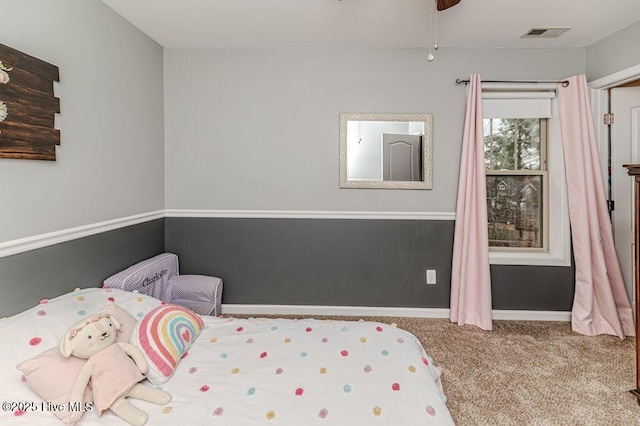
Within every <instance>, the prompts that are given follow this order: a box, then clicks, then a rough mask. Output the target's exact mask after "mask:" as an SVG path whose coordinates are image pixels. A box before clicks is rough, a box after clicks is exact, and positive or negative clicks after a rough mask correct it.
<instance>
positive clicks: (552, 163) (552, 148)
mask: <svg viewBox="0 0 640 426" xmlns="http://www.w3.org/2000/svg"><path fill="white" fill-rule="evenodd" d="M551 116H552V118H549V119H548V121H547V173H548V180H549V182H548V188H549V198H548V203H549V228H548V229H549V246H548V247H549V251H548V252H527V253H524V252H521V251H512V252H505V251H490V252H489V263H490V264H492V265H532V266H571V232H570V226H569V208H568V202H567V183H566V179H565V174H564V155H563V150H562V132H561V128H560V118H559V117H560V113H559V110H558V101H557V98H554V99H553V100H552V101H551Z"/></svg>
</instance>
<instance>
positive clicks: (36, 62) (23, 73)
mask: <svg viewBox="0 0 640 426" xmlns="http://www.w3.org/2000/svg"><path fill="white" fill-rule="evenodd" d="M59 80H60V75H59V71H58V67H56V66H55V65H51V64H49V63H47V62H44V61H42V60H40V59H37V58H34V57H33V56H29V55H27V54H25V53H22V52H20V51H18V50H15V49H12V48H11V47H9V46H5V45H4V44H0V158H22V159H28V160H53V161H55V159H56V145H60V131H59V130H57V129H56V128H55V125H54V117H55V114H56V113H59V112H60V100H59V99H58V98H56V97H55V96H54V94H53V82H54V81H59ZM3 117H4V120H3Z"/></svg>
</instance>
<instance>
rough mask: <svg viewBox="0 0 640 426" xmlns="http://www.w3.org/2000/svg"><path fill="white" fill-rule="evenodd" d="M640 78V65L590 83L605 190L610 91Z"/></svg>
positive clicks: (592, 109)
mask: <svg viewBox="0 0 640 426" xmlns="http://www.w3.org/2000/svg"><path fill="white" fill-rule="evenodd" d="M639 78H640V64H639V65H636V66H633V67H631V68H627V69H624V70H622V71H618V72H616V73H613V74H610V75H607V76H605V77H602V78H599V79H597V80H594V81H591V82H589V83H588V86H589V95H590V98H591V113H592V116H593V123H594V126H595V131H596V139H597V142H598V154H599V157H600V167H601V174H602V179H603V182H604V183H605V185H607V186H605V188H606V187H608V183H607V175H608V170H607V161H608V159H609V153H608V142H609V126H607V125H606V124H604V121H603V119H602V118H603V116H604V115H605V114H607V113H608V112H609V90H608V89H611V88H612V87H616V86H620V85H622V84H625V83H628V82H630V81H633V80H637V79H639Z"/></svg>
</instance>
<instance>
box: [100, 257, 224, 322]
mask: <svg viewBox="0 0 640 426" xmlns="http://www.w3.org/2000/svg"><path fill="white" fill-rule="evenodd" d="M103 287H108V288H117V289H120V290H125V291H134V290H137V291H138V292H139V293H142V294H146V295H149V296H152V297H155V298H156V299H160V300H162V301H164V302H167V303H173V304H175V305H179V306H183V307H185V308H187V309H190V310H192V311H193V312H195V313H197V314H199V315H213V316H218V315H220V313H221V308H220V305H221V302H222V280H221V279H220V278H217V277H210V276H205V275H180V274H179V269H178V256H176V255H175V254H173V253H162V254H159V255H157V256H155V257H152V258H151V259H147V260H144V261H142V262H139V263H136V264H135V265H132V266H130V267H129V268H127V269H125V270H124V271H120V272H118V273H116V274H114V275H112V276H110V277H109V278H107V279H106V280H104V283H103Z"/></svg>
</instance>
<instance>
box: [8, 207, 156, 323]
mask: <svg viewBox="0 0 640 426" xmlns="http://www.w3.org/2000/svg"><path fill="white" fill-rule="evenodd" d="M163 249H164V219H157V220H153V221H150V222H145V223H141V224H138V225H133V226H128V227H125V228H120V229H116V230H113V231H108V232H103V233H101V234H97V235H92V236H89V237H84V238H80V239H77V240H72V241H69V242H65V243H60V244H56V245H53V246H49V247H45V248H41V249H38V250H33V251H29V252H26V253H20V254H16V255H13V256H8V257H4V258H0V294H1V295H2V297H1V298H0V317H2V316H9V315H14V314H16V313H18V312H21V311H23V310H25V309H27V308H30V307H33V306H35V305H37V304H38V302H39V301H40V300H41V299H43V298H53V297H56V296H59V295H61V294H63V293H67V292H70V291H73V289H74V288H76V287H80V288H86V287H100V286H102V281H103V280H104V279H105V278H106V277H108V276H109V275H112V274H114V273H116V272H118V271H120V270H122V269H125V268H126V267H128V266H130V265H131V264H132V263H136V262H138V261H140V260H143V259H146V258H149V257H152V256H154V255H156V254H159V253H162V251H163Z"/></svg>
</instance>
